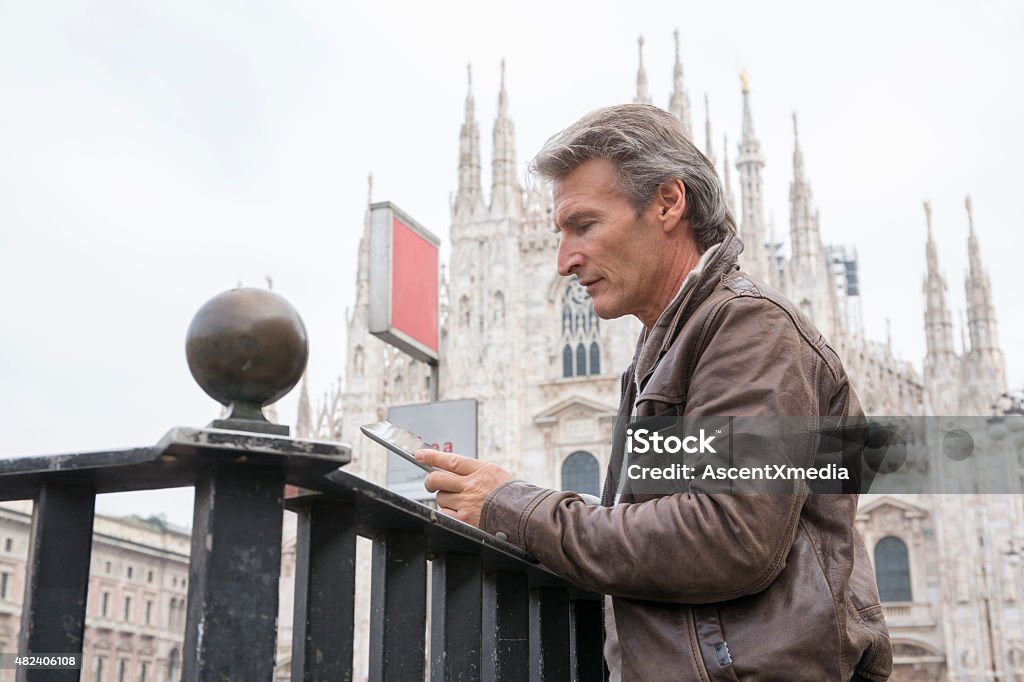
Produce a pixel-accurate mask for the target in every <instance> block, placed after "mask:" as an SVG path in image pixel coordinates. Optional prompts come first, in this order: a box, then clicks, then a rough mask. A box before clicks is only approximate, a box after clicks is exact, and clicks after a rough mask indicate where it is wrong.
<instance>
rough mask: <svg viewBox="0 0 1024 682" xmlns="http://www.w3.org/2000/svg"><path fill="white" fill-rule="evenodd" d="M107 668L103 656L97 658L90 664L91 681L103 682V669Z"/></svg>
mask: <svg viewBox="0 0 1024 682" xmlns="http://www.w3.org/2000/svg"><path fill="white" fill-rule="evenodd" d="M106 666H107V659H105V658H104V657H103V656H97V657H96V660H94V661H93V662H92V679H93V682H103V669H104V668H105V667H106Z"/></svg>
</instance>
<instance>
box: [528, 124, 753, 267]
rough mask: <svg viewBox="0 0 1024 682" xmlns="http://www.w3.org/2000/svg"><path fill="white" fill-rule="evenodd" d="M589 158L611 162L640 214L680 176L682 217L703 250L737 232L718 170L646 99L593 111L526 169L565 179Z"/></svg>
mask: <svg viewBox="0 0 1024 682" xmlns="http://www.w3.org/2000/svg"><path fill="white" fill-rule="evenodd" d="M591 159H608V160H609V161H611V162H612V164H614V166H615V182H616V185H617V186H618V188H619V189H620V190H622V192H623V193H624V194H625V195H626V196H627V197H628V198H629V202H630V204H632V206H633V210H634V211H635V212H636V215H637V216H638V217H639V216H640V215H641V214H642V213H643V212H644V210H646V209H647V207H648V206H649V205H650V203H651V200H652V199H654V195H655V193H656V192H657V191H658V188H659V187H661V185H662V184H663V183H665V182H668V181H669V180H673V179H676V178H678V179H679V180H682V182H683V185H684V186H685V187H686V216H685V217H686V218H688V219H689V221H690V227H691V229H693V233H694V235H695V236H696V238H697V246H698V247H699V249H700V251H701V253H703V252H704V251H706V250H707V249H708V248H710V247H711V246H713V245H714V244H717V243H719V242H721V241H722V240H723V239H725V237H726V236H727V235H729V234H735V232H736V221H735V219H734V218H733V216H732V212H731V211H730V210H729V206H728V204H727V203H726V200H725V193H724V192H723V190H722V184H721V182H719V180H718V173H717V172H716V171H715V168H714V166H712V165H711V162H710V161H708V158H707V157H706V156H704V155H703V154H701V152H700V150H699V149H697V147H696V146H695V145H694V144H693V143H692V142H691V141H690V140H688V139H687V138H686V135H684V134H683V128H682V126H681V125H680V123H679V119H678V118H676V117H675V116H674V115H672V114H670V113H669V112H667V111H665V110H663V109H659V108H658V107H656V106H653V105H650V104H620V105H617V106H613V107H605V108H604V109H598V110H597V111H592V112H590V113H589V114H587V115H586V116H584V117H583V118H581V119H580V120H578V121H576V122H575V123H573V124H572V125H571V126H569V127H568V128H566V129H565V130H563V131H562V132H560V133H557V134H556V135H554V136H553V137H551V138H550V139H549V140H548V141H547V142H546V143H544V147H543V148H542V149H541V150H540V152H539V153H538V154H537V156H536V157H534V159H533V161H532V162H530V171H531V172H532V173H534V174H536V175H539V176H540V177H542V178H544V179H545V180H551V181H557V180H563V179H565V177H566V176H568V175H569V174H570V173H572V172H573V171H574V170H576V168H577V167H579V166H580V165H581V164H582V163H584V162H585V161H589V160H591Z"/></svg>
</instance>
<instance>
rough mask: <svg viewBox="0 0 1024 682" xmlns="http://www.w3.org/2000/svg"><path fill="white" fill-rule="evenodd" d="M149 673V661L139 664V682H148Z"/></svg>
mask: <svg viewBox="0 0 1024 682" xmlns="http://www.w3.org/2000/svg"><path fill="white" fill-rule="evenodd" d="M147 673H149V664H148V663H140V664H139V682H146V678H147V677H148V674H147Z"/></svg>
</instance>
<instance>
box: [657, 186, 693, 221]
mask: <svg viewBox="0 0 1024 682" xmlns="http://www.w3.org/2000/svg"><path fill="white" fill-rule="evenodd" d="M654 204H655V206H656V207H657V209H658V214H657V218H658V220H660V221H661V228H662V230H664V231H665V232H672V231H673V230H675V229H677V228H678V227H679V226H680V225H681V224H682V223H683V218H684V217H685V216H686V185H684V184H683V181H682V180H680V179H679V178H672V179H671V180H669V181H667V182H663V183H661V185H660V186H659V187H658V191H657V192H656V193H655V195H654Z"/></svg>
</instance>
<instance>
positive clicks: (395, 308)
mask: <svg viewBox="0 0 1024 682" xmlns="http://www.w3.org/2000/svg"><path fill="white" fill-rule="evenodd" d="M392 230H393V232H392V237H391V239H392V242H391V243H392V256H391V326H392V327H394V328H395V329H397V330H398V331H400V332H402V333H404V334H406V335H407V336H409V337H410V338H412V339H414V340H416V341H418V342H420V343H422V344H423V345H424V346H426V347H427V348H429V349H430V350H432V351H434V352H435V353H437V337H438V335H437V300H438V298H437V296H438V291H437V267H438V263H437V259H438V253H437V247H436V246H435V245H433V244H431V243H430V242H429V241H427V240H426V239H424V238H423V237H422V236H420V235H419V234H417V233H416V232H415V231H413V229H411V228H410V227H409V226H408V225H406V224H405V223H403V222H402V221H401V220H400V219H399V218H398V216H395V218H394V220H393V221H392Z"/></svg>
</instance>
